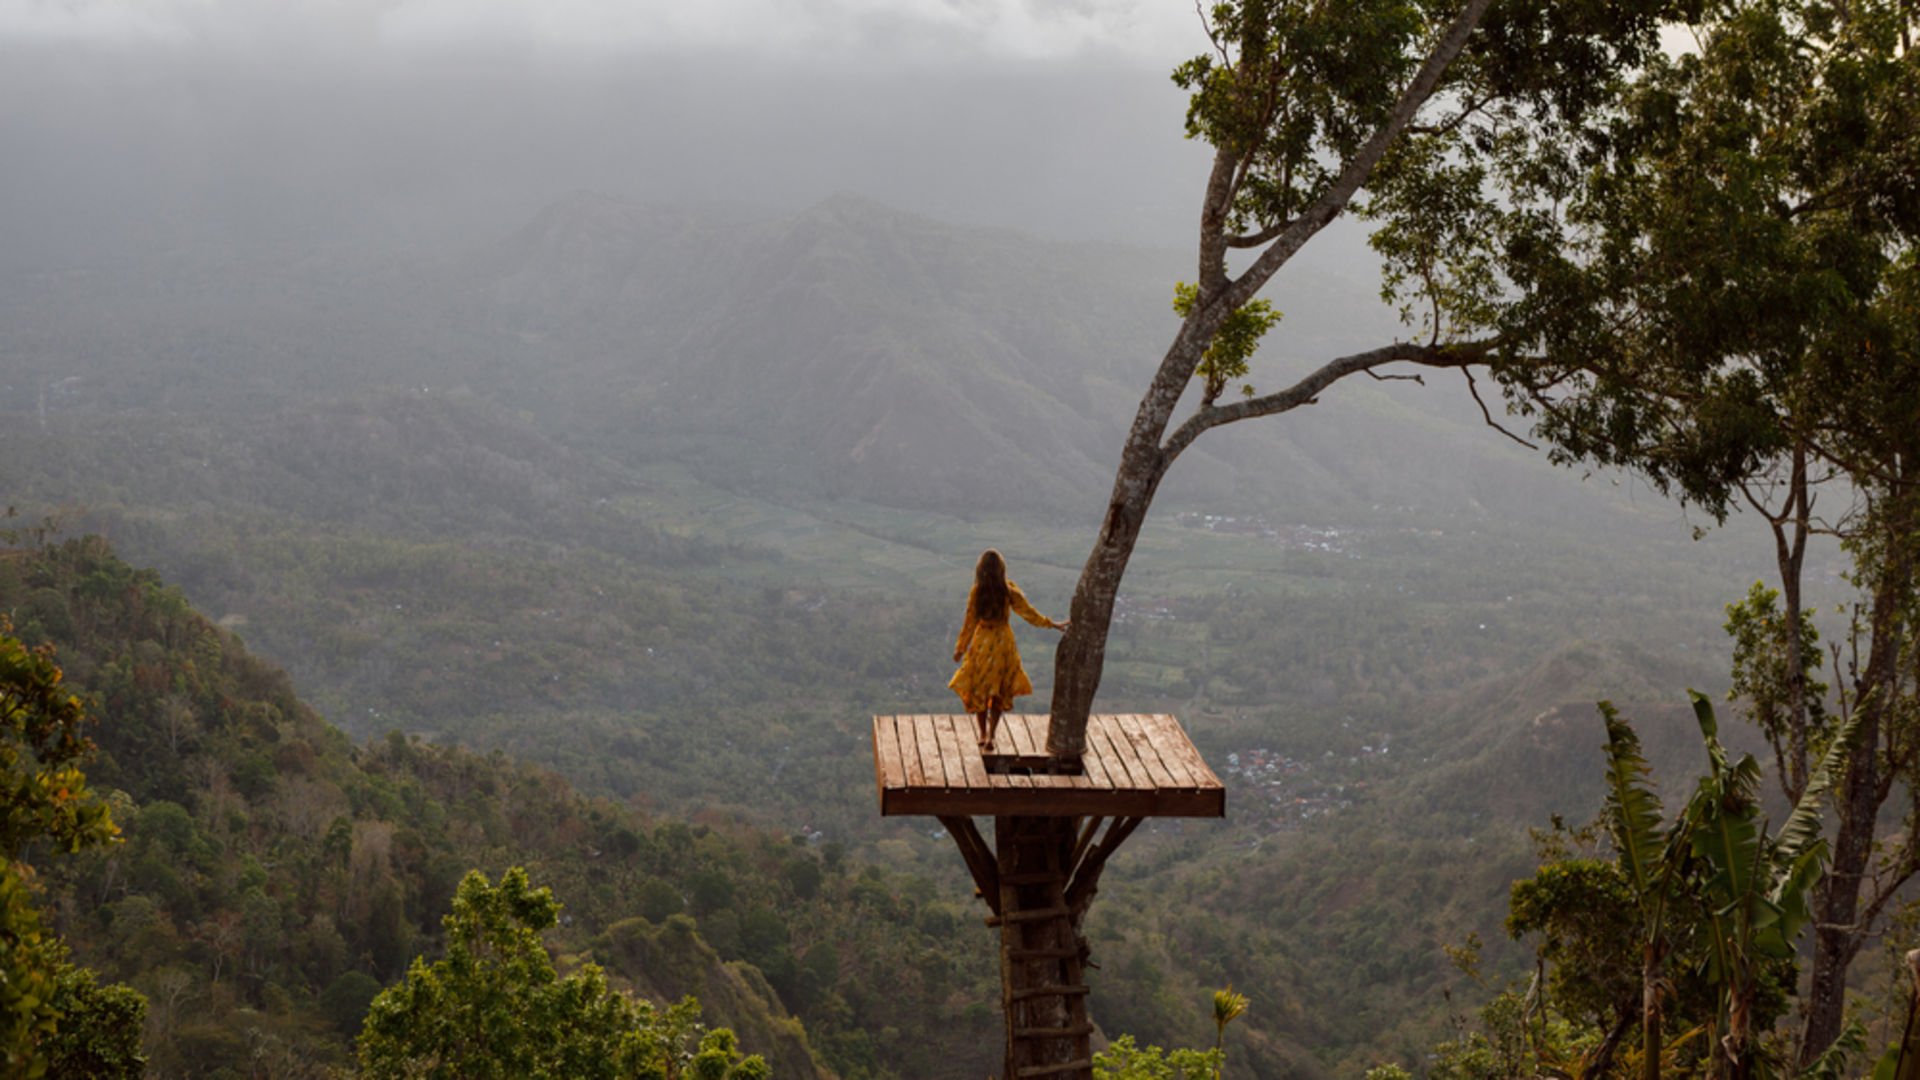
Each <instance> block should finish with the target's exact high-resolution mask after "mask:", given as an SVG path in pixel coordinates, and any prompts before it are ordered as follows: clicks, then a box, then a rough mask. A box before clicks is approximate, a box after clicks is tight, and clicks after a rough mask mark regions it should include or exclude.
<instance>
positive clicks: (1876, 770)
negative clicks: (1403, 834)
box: [1396, 0, 1920, 1066]
mask: <svg viewBox="0 0 1920 1080" xmlns="http://www.w3.org/2000/svg"><path fill="white" fill-rule="evenodd" d="M1704 15H1705V18H1704V20H1703V22H1702V25H1701V26H1699V27H1698V28H1697V30H1696V47H1695V48H1694V49H1691V50H1688V51H1687V52H1685V53H1684V54H1682V55H1678V56H1667V55H1664V54H1662V55H1655V56H1650V57H1648V62H1647V64H1646V65H1645V67H1644V70H1643V71H1641V72H1640V73H1638V74H1637V75H1636V77H1635V79H1634V81H1633V83H1632V84H1631V85H1630V86H1629V87H1627V88H1626V89H1625V92H1623V93H1622V94H1621V95H1620V98H1619V100H1618V103H1617V105H1616V106H1615V107H1614V108H1613V109H1612V110H1611V112H1610V116H1609V119H1608V122H1607V130H1606V132H1605V136H1604V138H1601V139H1599V140H1597V141H1594V142H1592V143H1591V144H1590V145H1589V146H1588V147H1587V149H1586V151H1585V152H1584V153H1583V154H1582V155H1581V157H1580V158H1579V159H1578V162H1577V164H1578V167H1577V168H1575V167H1567V168H1561V169H1556V170H1542V169H1539V168H1537V167H1534V165H1535V164H1536V163H1537V161H1538V160H1539V155H1538V154H1536V153H1534V152H1533V151H1532V150H1530V149H1523V148H1520V147H1518V146H1517V144H1516V147H1515V149H1514V150H1513V151H1511V152H1506V153H1502V154H1497V155H1495V157H1494V159H1492V160H1493V161H1494V163H1495V164H1496V166H1497V168H1496V174H1497V182H1495V183H1492V184H1489V185H1487V186H1486V188H1483V189H1480V190H1479V194H1478V195H1476V196H1475V197H1473V198H1472V200H1471V202H1472V206H1471V207H1470V208H1468V209H1467V210H1466V211H1464V212H1462V213H1461V214H1459V215H1458V216H1457V218H1456V219H1455V223H1454V224H1453V225H1446V224H1445V223H1441V222H1436V223H1435V224H1436V226H1437V227H1439V228H1440V230H1441V231H1442V232H1443V233H1444V235H1445V236H1446V239H1447V241H1448V243H1447V244H1446V249H1447V250H1448V251H1450V252H1455V253H1464V254H1463V255H1460V254H1457V255H1455V256H1454V257H1455V258H1456V259H1459V258H1465V259H1466V260H1467V261H1469V262H1472V261H1474V260H1480V261H1484V260H1488V259H1498V260H1500V265H1501V266H1502V268H1503V272H1504V274H1505V276H1506V278H1507V279H1508V282H1507V284H1505V285H1503V284H1502V283H1500V282H1493V281H1485V280H1482V281H1478V282H1476V281H1475V280H1474V279H1473V278H1472V276H1471V275H1470V274H1452V275H1450V276H1448V277H1447V279H1446V280H1447V281H1448V283H1449V284H1450V286H1451V287H1452V288H1454V290H1455V291H1456V292H1457V293H1462V294H1464V295H1466V296H1467V297H1469V298H1470V299H1468V300H1464V301H1461V302H1460V303H1457V304H1451V305H1449V310H1450V312H1451V315H1452V316H1453V317H1454V318H1455V320H1456V321H1457V322H1458V323H1459V324H1461V325H1464V326H1468V327H1471V328H1472V332H1477V333H1486V334H1492V335H1495V336H1496V337H1498V338H1499V339H1500V340H1501V341H1502V342H1503V346H1502V358H1501V363H1500V366H1499V369H1498V370H1499V377H1500V378H1501V379H1502V380H1503V381H1504V382H1505V384H1506V385H1507V387H1508V388H1509V390H1510V391H1511V392H1513V393H1514V394H1515V396H1516V399H1517V400H1518V401H1519V402H1521V404H1522V407H1523V408H1524V409H1526V410H1528V411H1531V412H1532V413H1533V414H1534V415H1535V416H1536V417H1537V418H1538V420H1539V426H1538V429H1537V430H1538V431H1539V432H1540V434H1542V435H1543V436H1545V437H1546V438H1548V439H1549V440H1551V442H1552V444H1553V446H1554V452H1555V454H1556V455H1557V456H1559V457H1561V458H1562V459H1566V460H1585V461H1591V462H1597V463H1600V464H1603V465H1617V466H1624V467H1628V468H1632V469H1634V470H1637V471H1638V472H1640V473H1641V474H1643V475H1645V476H1646V477H1648V478H1649V479H1650V480H1651V481H1652V482H1653V483H1654V484H1655V485H1656V486H1658V487H1660V488H1661V489H1663V490H1671V491H1674V492H1676V493H1678V494H1680V495H1682V496H1683V497H1685V498H1687V499H1690V500H1693V501H1695V502H1697V503H1699V504H1700V505H1702V506H1704V507H1705V508H1707V509H1708V510H1709V511H1710V512H1711V513H1713V514H1714V515H1716V516H1717V517H1724V516H1725V515H1726V514H1727V512H1728V511H1729V510H1730V509H1732V508H1735V507H1739V506H1742V505H1744V506H1746V507H1747V508H1750V509H1752V510H1753V511H1754V512H1756V513H1757V514H1758V515H1760V516H1761V517H1762V518H1763V519H1764V520H1765V521H1766V522H1767V523H1768V525H1769V527H1770V529H1771V531H1772V534H1773V539H1774V547H1775V558H1776V563H1777V568H1778V574H1779V593H1778V608H1777V610H1776V609H1775V607H1774V601H1773V600H1770V599H1767V598H1765V597H1763V596H1761V595H1758V594H1756V595H1751V596H1749V597H1748V599H1747V600H1746V601H1745V603H1744V604H1743V605H1742V606H1741V607H1740V608H1739V609H1736V610H1735V611H1734V612H1733V613H1732V614H1733V616H1734V618H1733V625H1732V626H1731V627H1730V629H1732V630H1734V632H1735V634H1736V638H1737V640H1738V641H1739V647H1740V650H1741V654H1740V669H1739V670H1738V671H1736V678H1737V680H1738V681H1739V682H1740V684H1741V685H1740V689H1741V690H1743V691H1744V692H1746V693H1747V694H1748V695H1749V700H1750V701H1751V702H1752V708H1753V710H1754V711H1753V712H1752V718H1753V719H1754V721H1755V722H1756V723H1758V724H1759V725H1760V726H1761V728H1762V730H1763V731H1765V732H1766V733H1767V735H1768V738H1769V740H1770V741H1771V742H1772V743H1773V744H1774V746H1775V758H1776V766H1777V772H1778V774H1779V777H1780V780H1781V782H1782V784H1783V785H1784V787H1785V789H1786V791H1787V794H1788V797H1789V798H1790V799H1797V798H1798V797H1799V795H1800V792H1801V790H1802V789H1803V788H1804V786H1805V784H1806V783H1807V778H1808V775H1809V769H1810V767H1811V765H1812V762H1813V760H1814V759H1816V758H1818V757H1819V755H1820V753H1821V752H1822V748H1823V746H1824V744H1825V741H1826V740H1827V739H1828V738H1830V737H1831V735H1832V730H1833V726H1834V725H1835V724H1836V723H1837V722H1838V720H1839V719H1840V717H1841V716H1843V715H1844V714H1847V713H1850V712H1851V713H1855V714H1857V717H1858V721H1859V723H1860V725H1861V728H1862V746H1863V747H1865V748H1867V750H1866V751H1865V752H1862V753H1858V754H1855V755H1853V756H1852V757H1851V758H1850V759H1849V761H1848V764H1847V770H1846V774H1845V775H1844V776H1842V777H1839V778H1837V779H1836V784H1837V790H1836V792H1835V799H1834V803H1835V806H1836V809H1837V810H1838V812H1839V824H1838V830H1837V833H1836V836H1835V838H1834V850H1833V872H1832V873H1831V874H1829V875H1828V876H1827V877H1826V878H1825V880H1824V881H1823V882H1822V883H1821V885H1820V887H1819V896H1818V899H1817V902H1816V907H1817V908H1818V919H1817V920H1816V922H1817V930H1816V932H1815V938H1814V954H1813V960H1812V968H1813V970H1812V976H1811V980H1812V982H1811V991H1810V997H1809V1001H1808V1010H1807V1020H1806V1026H1805V1028H1804V1030H1803V1033H1802V1036H1801V1040H1800V1044H1801V1045H1800V1051H1799V1055H1800V1063H1801V1064H1802V1065H1803V1066H1806V1065H1809V1064H1811V1062H1812V1061H1813V1060H1814V1059H1815V1058H1816V1057H1817V1056H1818V1055H1819V1054H1820V1053H1821V1051H1822V1050H1824V1049H1825V1048H1826V1047H1827V1046H1828V1045H1830V1044H1831V1043H1832V1041H1833V1039H1834V1038H1835V1036H1836V1035H1837V1033H1838V1032H1839V1030H1840V1027H1841V1023H1842V1019H1843V1005H1844V987H1845V981H1846V971H1847V969H1848V967H1849V966H1850V964H1851V962H1852V959H1853V957H1854V956H1855V955H1856V954H1857V953H1858V951H1859V949H1860V947H1861V946H1862V944H1863V943H1864V942H1865V941H1866V940H1868V938H1869V937H1870V936H1871V935H1872V934H1873V933H1875V932H1876V930H1875V928H1876V924H1877V923H1878V922H1879V920H1880V918H1881V917H1882V915H1883V914H1884V913H1885V911H1886V908H1887V905H1888V904H1890V903H1892V902H1893V900H1894V898H1895V896H1896V895H1897V894H1898V893H1899V891H1900V890H1901V888H1902V886H1903V885H1905V884H1906V883H1907V882H1908V881H1910V880H1911V879H1912V878H1913V877H1914V876H1915V875H1916V874H1920V848H1916V846H1915V845H1913V844H1911V843H1903V844H1901V845H1899V846H1897V847H1895V848H1894V849H1893V850H1889V851H1884V852H1879V853H1876V848H1877V847H1878V841H1877V836H1878V833H1879V827H1880V821H1881V820H1882V818H1883V816H1884V815H1883V814H1882V810H1883V808H1884V807H1885V806H1886V803H1887V801H1888V799H1889V798H1892V797H1894V795H1895V794H1896V793H1906V794H1905V795H1904V796H1903V798H1910V796H1911V793H1912V792H1914V791H1915V790H1920V788H1916V785H1915V783H1914V781H1915V780H1916V779H1920V777H1916V776H1915V774H1914V772H1913V766H1912V764H1911V762H1912V761H1913V758H1912V755H1911V754H1910V753H1908V752H1907V751H1906V749H1905V747H1907V746H1909V745H1910V744H1911V740H1912V738H1913V731H1914V728H1913V722H1914V717H1915V715H1916V710H1917V709H1920V706H1917V705H1916V703H1915V695H1916V693H1920V652H1916V650H1915V647H1914V642H1915V637H1916V634H1915V617H1916V612H1917V611H1920V472H1916V471H1915V463H1916V461H1920V425H1916V424H1915V423H1914V417H1915V416H1920V243H1916V241H1920V185H1916V183H1915V181H1914V177H1915V176H1917V175H1920V139H1916V138H1915V135H1914V133H1915V132H1916V131H1917V130H1920V64H1916V63H1915V54H1914V52H1913V50H1912V42H1913V38H1914V35H1915V33H1916V32H1920V11H1916V9H1914V7H1913V6H1912V5H1911V4H1906V3H1901V2H1898V0H1874V2H1868V3H1831V2H1827V0H1763V2H1746V0H1741V2H1728V3H1717V4H1713V5H1708V6H1707V7H1706V8H1705V9H1704ZM1570 164H1573V163H1570ZM1493 188H1497V189H1499V191H1500V193H1501V194H1500V197H1499V198H1498V199H1496V198H1494V197H1493V195H1492V194H1491V191H1490V189H1493ZM1410 235H1411V234H1410ZM1396 242H1397V241H1396ZM1401 264H1402V265H1403V266H1404V267H1406V268H1407V269H1408V270H1409V271H1411V269H1412V268H1413V266H1414V263H1412V262H1410V261H1408V260H1406V259H1404V258H1403V259H1402V260H1401ZM1503 290H1505V291H1504V292H1503ZM1428 291H1429V293H1430V294H1434V293H1437V290H1432V289H1429V290H1428ZM1514 293H1517V294H1518V296H1519V298H1518V299H1517V300H1513V299H1511V297H1512V294H1514ZM1823 487H1824V488H1826V489H1829V490H1827V491H1825V492H1824V494H1826V495H1827V496H1829V498H1830V499H1838V500H1840V501H1841V504H1840V505H1839V506H1838V507H1837V508H1835V507H1829V508H1828V512H1825V513H1821V512H1819V509H1818V504H1819V502H1820V499H1821V496H1822V495H1823V490H1822V489H1823ZM1836 510H1837V512H1835V511H1836ZM1822 532H1825V533H1831V534H1835V535H1838V536H1840V537H1841V538H1842V540H1843V541H1844V544H1845V547H1846V550H1847V551H1848V553H1849V555H1850V556H1851V557H1852V559H1853V563H1854V572H1853V575H1852V582H1853V584H1854V586H1855V587H1856V588H1857V589H1858V590H1859V594H1860V599H1859V602H1858V604H1857V606H1856V608H1855V611H1854V618H1853V621H1852V626H1851V627H1850V631H1851V632H1850V633H1849V634H1848V635H1846V636H1845V637H1844V638H1842V639H1839V640H1838V642H1837V643H1838V644H1840V645H1841V647H1842V652H1843V653H1844V654H1845V657H1844V660H1845V662H1844V664H1842V663H1841V662H1840V661H1841V660H1842V657H1841V656H1840V655H1836V657H1835V659H1836V664H1835V668H1834V670H1833V675H1834V677H1835V678H1836V680H1838V681H1839V686H1838V687H1837V694H1838V701H1837V705H1838V706H1839V707H1838V708H1834V709H1828V708H1824V707H1823V701H1822V695H1823V689H1824V688H1822V687H1821V686H1820V685H1819V683H1818V681H1817V680H1816V677H1815V674H1814V673H1815V671H1816V670H1817V668H1818V666H1819V657H1818V653H1817V639H1816V638H1815V636H1814V634H1813V632H1812V623H1811V621H1810V620H1809V619H1808V618H1807V617H1806V615H1807V613H1806V612H1805V610H1804V605H1803V603H1802V599H1801V592H1802V574H1803V568H1804V560H1805V554H1806V550H1807V544H1808V541H1809V538H1810V537H1811V536H1813V535H1815V534H1818V533H1822ZM1902 809H1903V810H1904V811H1905V812H1906V814H1907V816H1908V817H1909V819H1910V821H1911V820H1913V819H1915V817H1916V811H1920V806H1917V805H1915V804H1913V803H1911V802H1909V803H1908V804H1907V805H1906V806H1904V807H1903V808H1902Z"/></svg>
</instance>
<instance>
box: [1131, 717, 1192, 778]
mask: <svg viewBox="0 0 1920 1080" xmlns="http://www.w3.org/2000/svg"><path fill="white" fill-rule="evenodd" d="M1140 723H1141V726H1142V727H1144V728H1146V731H1147V737H1148V738H1150V739H1152V740H1153V748H1154V749H1155V750H1157V751H1159V753H1160V763H1161V764H1162V765H1165V766H1166V767H1167V772H1168V773H1170V774H1172V776H1173V782H1174V783H1175V784H1177V785H1179V786H1180V787H1189V788H1197V787H1200V786H1202V785H1201V782H1200V777H1199V776H1197V775H1195V774H1194V771H1193V769H1192V768H1191V767H1190V766H1189V765H1188V763H1187V759H1188V758H1189V757H1190V756H1192V755H1193V754H1194V753H1195V751H1194V749H1193V743H1192V742H1190V741H1188V739H1187V733H1186V732H1184V731H1182V730H1180V724H1179V722H1178V721H1176V720H1175V719H1174V718H1173V717H1171V716H1168V715H1167V714H1166V713H1153V714H1152V715H1149V716H1143V717H1141V718H1140Z"/></svg>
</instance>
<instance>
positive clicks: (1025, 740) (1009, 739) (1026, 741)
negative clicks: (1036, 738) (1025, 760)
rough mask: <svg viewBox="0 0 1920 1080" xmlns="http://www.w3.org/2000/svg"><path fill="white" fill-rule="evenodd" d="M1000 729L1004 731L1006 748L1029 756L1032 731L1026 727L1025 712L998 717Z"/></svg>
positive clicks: (1031, 752) (1030, 754) (1031, 746)
mask: <svg viewBox="0 0 1920 1080" xmlns="http://www.w3.org/2000/svg"><path fill="white" fill-rule="evenodd" d="M1000 730H1001V731H1003V732H1005V733H1006V743H1007V745H1006V749H1008V750H1011V751H1012V752H1014V753H1016V754H1019V755H1021V756H1022V757H1030V756H1032V755H1033V752H1034V751H1033V733H1032V732H1031V731H1029V730H1028V729H1027V714H1025V713H1018V714H1010V715H1007V716H1003V717H1001V718H1000Z"/></svg>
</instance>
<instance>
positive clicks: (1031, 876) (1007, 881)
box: [1000, 870, 1067, 885]
mask: <svg viewBox="0 0 1920 1080" xmlns="http://www.w3.org/2000/svg"><path fill="white" fill-rule="evenodd" d="M1055 881H1057V882H1059V883H1061V884H1062V885H1064V884H1066V883H1067V875H1066V874H1065V873H1064V872H1062V871H1059V870H1035V871H1033V872H1032V873H1027V874H1001V875H1000V884H1002V885H1046V884H1050V883H1052V882H1055Z"/></svg>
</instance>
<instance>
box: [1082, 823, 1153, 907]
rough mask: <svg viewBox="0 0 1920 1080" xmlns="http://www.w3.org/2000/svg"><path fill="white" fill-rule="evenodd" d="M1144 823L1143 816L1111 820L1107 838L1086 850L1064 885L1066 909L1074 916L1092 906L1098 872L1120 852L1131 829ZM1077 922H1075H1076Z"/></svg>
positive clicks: (1098, 880) (1098, 885) (1104, 837)
mask: <svg viewBox="0 0 1920 1080" xmlns="http://www.w3.org/2000/svg"><path fill="white" fill-rule="evenodd" d="M1145 820H1147V819H1146V818H1144V817H1123V818H1114V819H1113V821H1112V822H1111V823H1110V824H1108V826H1107V832H1106V835H1104V836H1102V837H1101V838H1100V840H1099V842H1098V843H1096V844H1094V845H1093V847H1091V848H1089V849H1088V851H1087V857H1086V858H1085V859H1083V860H1081V862H1080V865H1078V866H1076V867H1074V871H1073V880H1072V882H1071V883H1070V884H1068V886H1067V906H1068V907H1069V908H1072V909H1073V910H1074V911H1075V912H1076V913H1077V912H1083V911H1085V910H1086V909H1087V905H1088V904H1091V903H1093V894H1094V893H1095V892H1096V891H1098V889H1099V887H1100V872H1101V871H1102V870H1104V869H1106V866H1107V860H1108V859H1110V858H1112V857H1113V853H1114V852H1115V851H1118V850H1119V849H1120V845H1121V844H1123V843H1125V842H1126V839H1127V837H1129V836H1132V835H1133V830H1135V829H1137V828H1139V827H1140V823H1141V822H1143V821H1145ZM1076 921H1077V920H1076Z"/></svg>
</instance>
